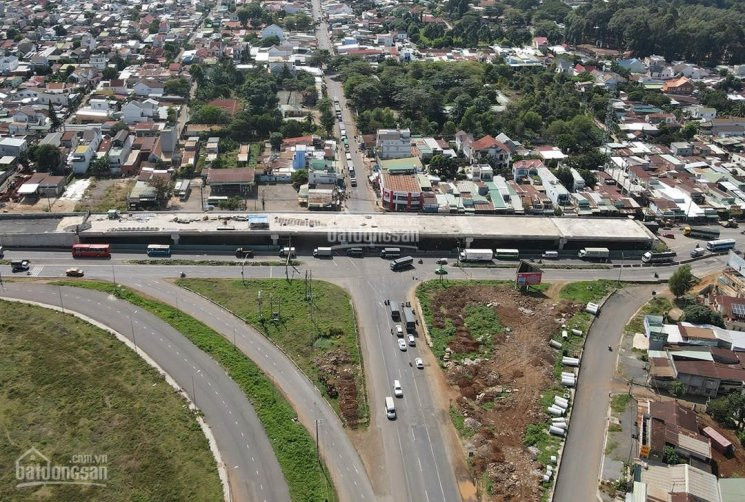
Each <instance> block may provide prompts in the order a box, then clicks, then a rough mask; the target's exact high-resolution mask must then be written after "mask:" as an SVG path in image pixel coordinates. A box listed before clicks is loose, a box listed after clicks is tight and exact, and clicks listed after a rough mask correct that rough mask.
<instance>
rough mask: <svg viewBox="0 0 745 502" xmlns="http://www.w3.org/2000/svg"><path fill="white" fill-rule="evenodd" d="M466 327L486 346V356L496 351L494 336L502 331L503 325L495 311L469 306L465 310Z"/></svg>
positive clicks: (481, 306)
mask: <svg viewBox="0 0 745 502" xmlns="http://www.w3.org/2000/svg"><path fill="white" fill-rule="evenodd" d="M465 313H466V317H465V322H466V327H467V328H468V331H469V332H470V333H471V336H472V337H473V338H475V339H476V340H478V341H480V342H482V343H483V344H484V348H485V349H486V354H487V355H488V354H491V351H492V350H493V349H494V334H496V333H499V332H501V331H502V329H503V328H502V324H501V323H500V322H499V316H497V313H496V312H494V309H493V308H491V307H487V306H486V305H469V306H467V307H466V309H465Z"/></svg>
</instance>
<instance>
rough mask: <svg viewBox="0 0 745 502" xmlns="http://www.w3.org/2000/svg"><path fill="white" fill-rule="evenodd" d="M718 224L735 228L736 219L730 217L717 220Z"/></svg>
mask: <svg viewBox="0 0 745 502" xmlns="http://www.w3.org/2000/svg"><path fill="white" fill-rule="evenodd" d="M719 225H721V226H723V227H724V228H737V220H735V219H734V218H730V219H729V220H719Z"/></svg>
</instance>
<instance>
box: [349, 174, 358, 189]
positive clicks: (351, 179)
mask: <svg viewBox="0 0 745 502" xmlns="http://www.w3.org/2000/svg"><path fill="white" fill-rule="evenodd" d="M349 184H350V185H352V186H353V187H356V186H357V178H355V177H354V176H353V177H351V178H349Z"/></svg>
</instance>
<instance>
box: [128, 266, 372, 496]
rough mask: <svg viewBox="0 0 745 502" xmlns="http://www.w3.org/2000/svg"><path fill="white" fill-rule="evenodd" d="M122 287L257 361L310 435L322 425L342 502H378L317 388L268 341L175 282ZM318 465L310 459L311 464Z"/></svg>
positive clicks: (133, 278) (135, 279)
mask: <svg viewBox="0 0 745 502" xmlns="http://www.w3.org/2000/svg"><path fill="white" fill-rule="evenodd" d="M118 277H119V282H120V284H124V285H126V286H129V287H131V288H133V289H136V290H139V291H141V292H143V293H145V294H147V295H149V296H151V297H153V298H155V299H157V300H160V301H162V302H164V303H168V304H170V305H172V306H174V307H177V308H179V309H180V310H183V311H184V312H187V313H188V314H189V315H191V316H193V317H195V318H196V319H198V320H200V321H202V322H203V323H205V324H207V325H208V326H209V327H211V328H212V329H214V330H215V331H217V332H218V333H220V334H221V335H222V336H224V337H225V338H226V339H228V340H229V341H231V342H232V341H234V343H235V345H236V347H237V348H238V349H239V350H240V351H241V352H243V353H244V354H246V355H247V356H248V357H249V358H250V359H251V360H252V361H254V362H255V363H256V364H257V365H258V366H259V367H260V368H261V370H262V371H264V373H265V374H267V375H269V377H270V378H272V380H273V381H274V383H275V384H276V385H277V386H278V387H279V388H280V389H281V390H282V392H283V393H284V394H285V395H286V396H287V398H288V399H289V400H290V402H291V403H292V404H293V406H294V408H295V410H297V411H298V418H299V419H300V422H301V423H302V424H303V426H305V428H306V429H307V430H308V431H310V433H311V434H315V427H316V421H318V431H319V449H320V450H321V454H322V455H323V458H324V461H325V463H326V465H327V467H328V469H329V471H330V473H331V477H332V480H333V483H334V486H335V487H336V490H337V493H338V494H339V496H340V499H341V500H344V501H357V502H361V501H373V500H376V497H375V495H374V493H373V489H372V485H371V483H370V480H369V478H368V476H367V472H366V471H365V467H364V465H363V463H362V460H361V459H360V457H359V455H358V454H357V450H356V449H355V448H354V445H353V444H352V441H351V440H350V439H349V437H348V436H347V434H346V432H345V430H344V426H343V425H342V422H341V420H340V419H339V417H338V415H337V414H336V412H335V411H334V410H333V408H331V406H330V405H329V404H328V402H327V401H326V400H325V399H324V398H323V396H321V394H320V393H319V392H318V391H317V389H316V387H315V386H314V384H313V383H312V382H311V381H310V380H308V379H307V378H306V377H305V375H304V374H303V373H302V372H300V371H299V370H298V368H297V367H296V366H295V364H294V363H293V362H292V361H291V360H290V359H289V358H288V357H287V356H286V355H285V354H284V353H283V352H282V351H280V350H279V349H278V348H277V347H276V345H274V344H273V343H272V342H271V341H269V339H267V338H266V337H265V336H264V335H262V334H261V333H259V332H258V331H256V330H255V329H253V328H252V327H251V326H248V325H247V324H245V323H244V322H243V321H241V320H240V319H238V318H236V317H234V316H233V315H231V314H230V313H229V312H227V311H226V310H224V309H222V308H220V307H218V306H217V305H215V304H213V303H212V302H210V301H208V300H205V299H204V298H202V297H201V296H199V295H196V294H194V293H191V292H189V291H186V290H184V289H181V288H179V287H177V286H175V285H173V284H171V283H170V282H167V281H163V280H159V279H153V278H151V277H149V276H143V275H141V274H139V275H134V274H124V275H119V276H118ZM312 460H313V459H311V461H312Z"/></svg>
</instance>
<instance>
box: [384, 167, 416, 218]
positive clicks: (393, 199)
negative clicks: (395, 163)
mask: <svg viewBox="0 0 745 502" xmlns="http://www.w3.org/2000/svg"><path fill="white" fill-rule="evenodd" d="M380 193H381V198H382V201H383V209H385V210H386V211H419V208H420V207H421V198H422V189H421V188H420V186H419V182H418V181H417V178H416V176H415V175H413V174H390V173H387V172H383V173H382V174H381V176H380Z"/></svg>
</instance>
